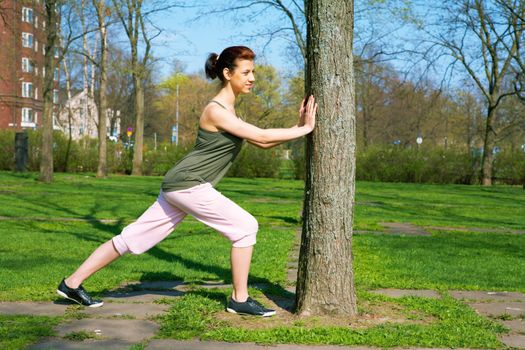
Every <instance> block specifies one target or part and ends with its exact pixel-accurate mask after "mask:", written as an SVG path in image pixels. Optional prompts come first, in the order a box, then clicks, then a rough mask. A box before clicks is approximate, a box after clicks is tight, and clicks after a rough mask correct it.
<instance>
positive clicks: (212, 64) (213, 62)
mask: <svg viewBox="0 0 525 350" xmlns="http://www.w3.org/2000/svg"><path fill="white" fill-rule="evenodd" d="M218 59H219V55H217V54H216V53H210V55H209V56H208V59H207V60H206V63H205V64H204V71H205V72H206V77H207V78H209V79H212V80H213V79H215V78H217V61H218Z"/></svg>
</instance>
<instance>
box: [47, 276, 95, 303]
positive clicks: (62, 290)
mask: <svg viewBox="0 0 525 350" xmlns="http://www.w3.org/2000/svg"><path fill="white" fill-rule="evenodd" d="M65 280H66V279H65V278H64V279H63V280H62V282H60V285H59V286H58V289H57V293H58V294H59V295H60V296H62V297H64V298H66V299H69V300H73V301H74V302H76V303H78V304H80V305H84V306H89V307H100V306H102V305H104V302H103V301H102V300H93V299H91V296H89V294H88V293H87V292H86V290H85V289H84V287H82V285H80V286H79V287H78V288H69V287H68V286H67V285H66V282H65Z"/></svg>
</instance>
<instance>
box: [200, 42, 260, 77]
mask: <svg viewBox="0 0 525 350" xmlns="http://www.w3.org/2000/svg"><path fill="white" fill-rule="evenodd" d="M254 58H255V53H253V51H252V50H251V49H250V48H248V47H246V46H230V47H227V48H225V49H224V50H222V52H221V54H220V55H217V54H216V53H210V54H209V56H208V59H207V60H206V64H205V65H204V71H205V72H206V77H208V78H210V79H215V78H217V77H218V78H219V79H220V80H221V81H222V82H223V83H224V80H225V79H224V75H223V73H222V71H223V70H224V68H228V69H229V70H230V71H233V70H234V69H235V67H236V65H235V60H251V61H253V59H254Z"/></svg>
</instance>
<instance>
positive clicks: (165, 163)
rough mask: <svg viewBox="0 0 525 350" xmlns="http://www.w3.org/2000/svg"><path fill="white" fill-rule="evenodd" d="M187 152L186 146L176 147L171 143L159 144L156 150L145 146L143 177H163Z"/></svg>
mask: <svg viewBox="0 0 525 350" xmlns="http://www.w3.org/2000/svg"><path fill="white" fill-rule="evenodd" d="M189 151H190V147H188V146H181V145H179V146H177V145H174V144H172V143H161V144H160V145H159V146H158V147H157V150H155V149H151V146H149V145H146V146H145V147H144V159H143V163H142V171H143V173H144V175H164V174H166V173H167V172H168V170H170V169H171V168H172V167H173V166H174V165H175V164H176V163H177V162H178V161H179V160H180V159H181V158H182V157H184V155H186V153H188V152H189Z"/></svg>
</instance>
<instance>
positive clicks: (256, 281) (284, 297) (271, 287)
mask: <svg viewBox="0 0 525 350" xmlns="http://www.w3.org/2000/svg"><path fill="white" fill-rule="evenodd" d="M146 254H149V255H151V256H153V257H155V258H156V259H159V260H163V261H168V262H171V263H172V262H177V263H179V264H181V265H183V266H184V267H186V268H187V269H191V270H193V271H201V272H207V273H213V274H215V275H216V276H218V277H219V279H221V280H223V281H224V282H225V283H227V284H231V283H232V280H231V271H230V269H225V268H223V267H220V266H218V265H212V264H207V263H202V262H199V261H194V260H190V259H187V258H184V257H182V256H180V255H178V254H175V253H171V252H168V251H166V250H164V249H162V248H160V247H158V246H155V247H153V248H151V249H150V250H149V251H148V252H147V253H146ZM169 275H170V274H163V273H154V274H151V273H149V272H144V274H143V276H142V277H141V281H145V280H150V279H151V278H161V279H164V280H168V279H169V278H170V276H169ZM165 277H166V278H167V279H165ZM172 277H174V276H171V278H172ZM206 286H209V284H208V285H206ZM249 286H251V287H255V288H257V289H259V290H260V291H261V292H262V293H263V294H264V295H265V296H266V297H267V298H268V299H270V300H271V301H273V302H274V303H275V304H276V305H277V306H279V307H281V308H283V309H286V310H289V311H290V309H293V308H291V307H290V300H291V299H295V294H294V293H291V292H290V291H288V290H286V289H285V288H283V287H282V286H281V285H280V284H277V283H275V282H272V281H270V280H268V279H267V278H264V277H260V276H253V275H250V283H249ZM221 300H222V299H221ZM222 301H224V300H222Z"/></svg>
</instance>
